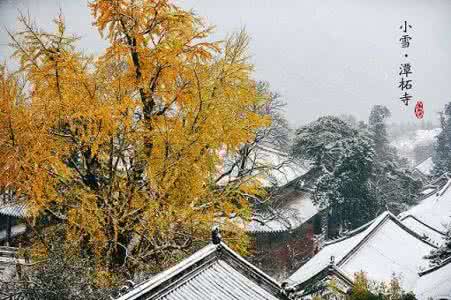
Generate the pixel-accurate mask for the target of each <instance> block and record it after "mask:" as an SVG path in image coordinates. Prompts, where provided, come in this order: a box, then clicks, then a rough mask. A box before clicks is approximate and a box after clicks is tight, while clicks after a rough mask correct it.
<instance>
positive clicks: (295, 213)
mask: <svg viewBox="0 0 451 300" xmlns="http://www.w3.org/2000/svg"><path fill="white" fill-rule="evenodd" d="M319 210H320V209H319V207H318V206H317V205H316V204H314V203H313V200H312V198H311V195H310V194H309V193H306V192H303V193H299V194H298V195H297V196H296V197H295V198H294V199H292V200H290V201H289V202H288V203H287V205H286V207H284V208H280V209H278V210H277V211H276V214H277V215H278V217H277V218H275V219H273V220H269V221H264V220H263V222H259V221H256V220H253V221H251V222H250V223H249V224H248V225H247V226H246V231H247V232H251V233H257V232H283V231H288V230H291V229H295V228H297V227H299V226H301V225H302V224H304V223H305V222H307V221H308V220H309V219H311V218H312V217H313V216H315V215H316V214H317V213H318V212H319Z"/></svg>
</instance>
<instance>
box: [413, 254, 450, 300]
mask: <svg viewBox="0 0 451 300" xmlns="http://www.w3.org/2000/svg"><path fill="white" fill-rule="evenodd" d="M420 276H421V277H420V279H419V280H418V283H417V286H416V288H415V290H414V293H415V296H416V298H417V299H434V300H435V299H451V257H450V258H448V259H447V260H446V261H444V262H443V263H442V264H441V265H440V266H437V267H434V268H432V269H429V270H427V271H424V272H422V273H420Z"/></svg>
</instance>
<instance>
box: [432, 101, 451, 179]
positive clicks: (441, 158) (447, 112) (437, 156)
mask: <svg viewBox="0 0 451 300" xmlns="http://www.w3.org/2000/svg"><path fill="white" fill-rule="evenodd" d="M440 127H441V128H442V131H441V132H440V133H439V134H438V135H437V141H436V144H435V149H434V150H435V151H434V155H433V156H432V160H433V162H434V169H433V173H434V175H436V176H440V175H442V174H443V173H445V172H451V102H450V103H448V104H446V105H445V109H444V110H443V112H442V113H440Z"/></svg>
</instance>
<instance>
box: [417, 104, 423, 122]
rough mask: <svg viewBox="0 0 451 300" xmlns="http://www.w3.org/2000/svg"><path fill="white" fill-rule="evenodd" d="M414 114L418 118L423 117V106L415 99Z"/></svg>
mask: <svg viewBox="0 0 451 300" xmlns="http://www.w3.org/2000/svg"><path fill="white" fill-rule="evenodd" d="M415 116H416V117H417V118H418V119H423V116H424V106H423V102H422V101H417V104H416V105H415Z"/></svg>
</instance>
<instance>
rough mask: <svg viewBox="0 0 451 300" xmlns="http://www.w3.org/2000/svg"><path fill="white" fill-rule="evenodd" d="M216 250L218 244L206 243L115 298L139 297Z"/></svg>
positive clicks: (128, 299) (129, 298)
mask: <svg viewBox="0 0 451 300" xmlns="http://www.w3.org/2000/svg"><path fill="white" fill-rule="evenodd" d="M217 250H218V245H215V244H212V243H210V244H208V245H207V246H205V247H204V248H202V249H200V250H199V251H197V252H195V253H194V254H192V255H191V256H188V257H187V258H185V259H184V260H182V261H181V262H179V263H177V264H175V265H174V266H172V267H170V268H169V269H167V270H165V271H162V272H161V273H158V274H156V275H155V276H153V277H151V278H149V279H147V280H144V281H143V282H141V283H139V284H138V285H136V286H135V287H133V289H132V290H131V291H129V292H128V293H126V294H125V295H122V296H120V297H119V298H118V299H117V300H121V299H124V300H125V299H127V300H131V299H137V298H135V296H136V297H139V296H140V295H142V294H143V293H146V292H148V291H151V290H152V289H154V288H156V287H158V286H159V285H161V284H163V283H164V282H166V281H168V280H170V279H171V278H172V276H174V275H178V274H181V273H183V271H185V270H186V269H188V268H189V267H191V266H193V265H194V264H196V263H198V262H200V261H202V260H203V259H205V258H206V257H208V256H209V255H211V254H212V253H214V252H216V251H217Z"/></svg>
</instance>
